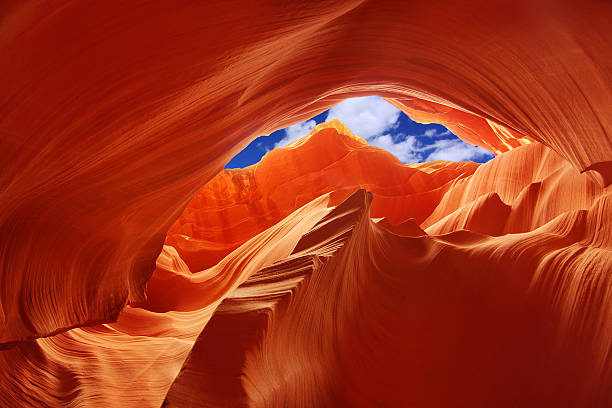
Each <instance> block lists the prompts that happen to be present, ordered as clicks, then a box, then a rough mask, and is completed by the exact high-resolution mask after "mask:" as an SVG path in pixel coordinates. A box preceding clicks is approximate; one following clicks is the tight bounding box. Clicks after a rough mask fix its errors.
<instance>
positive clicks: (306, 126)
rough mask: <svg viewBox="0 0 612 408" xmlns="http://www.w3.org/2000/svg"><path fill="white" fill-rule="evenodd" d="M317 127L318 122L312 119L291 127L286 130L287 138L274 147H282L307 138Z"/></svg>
mask: <svg viewBox="0 0 612 408" xmlns="http://www.w3.org/2000/svg"><path fill="white" fill-rule="evenodd" d="M316 125H317V122H315V121H314V120H312V119H310V120H307V121H305V122H300V123H296V124H295V125H293V126H289V127H288V128H285V135H286V136H285V137H284V138H282V139H281V140H279V141H278V142H276V144H274V147H275V148H276V147H282V146H285V145H288V144H289V143H291V142H295V141H296V140H298V139H301V138H302V137H304V136H306V135H307V134H308V133H310V131H311V130H312V129H314V127H315V126H316Z"/></svg>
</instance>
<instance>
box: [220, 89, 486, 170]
mask: <svg viewBox="0 0 612 408" xmlns="http://www.w3.org/2000/svg"><path fill="white" fill-rule="evenodd" d="M332 119H339V120H340V121H341V122H342V123H344V124H345V125H346V126H348V128H349V129H351V131H352V132H353V133H354V134H356V135H357V136H361V137H362V138H364V139H366V140H367V141H368V143H369V144H371V145H373V146H378V147H380V148H383V149H385V150H388V151H389V152H391V153H392V154H393V155H395V157H397V158H398V159H400V160H401V161H402V162H404V163H421V162H425V161H431V160H450V161H463V160H472V161H475V162H478V163H484V162H486V161H489V160H491V159H492V158H493V154H491V153H490V152H488V151H487V150H485V149H483V148H481V147H477V146H472V145H470V144H468V143H465V142H463V141H462V140H460V139H459V138H457V137H456V136H455V135H454V134H453V133H451V132H450V131H449V130H448V129H446V128H445V127H444V126H442V125H437V124H429V125H423V124H420V123H416V122H414V121H413V120H411V119H410V118H409V117H408V116H407V115H406V114H405V113H403V112H402V111H400V110H399V109H397V108H396V107H394V106H393V105H391V104H390V103H388V102H386V101H385V100H384V99H382V98H381V97H379V96H366V97H361V98H351V99H346V100H344V101H342V102H341V103H339V104H338V105H336V106H333V107H331V108H330V109H329V110H326V111H325V112H323V113H321V114H319V115H317V116H315V117H314V118H312V119H309V120H306V121H304V122H301V123H297V124H295V125H293V126H289V127H287V128H285V129H280V130H277V131H276V132H274V133H272V134H270V135H269V136H261V137H258V138H257V139H255V140H254V141H253V142H251V143H250V144H249V145H248V146H247V147H246V148H245V149H244V150H243V151H242V152H240V153H239V154H237V155H236V156H235V157H234V158H233V159H232V160H231V161H230V162H229V163H228V164H227V165H226V166H225V168H230V169H233V168H242V167H246V166H250V165H251V164H255V163H257V162H258V161H259V160H260V159H261V158H262V157H263V155H264V154H266V153H267V152H268V151H270V150H272V149H274V148H275V147H279V146H284V145H286V144H288V143H291V142H293V141H295V140H297V139H299V138H301V137H303V136H306V135H307V134H308V133H309V132H310V131H311V130H312V129H313V128H314V127H315V126H316V125H318V124H319V123H323V122H327V121H329V120H332Z"/></svg>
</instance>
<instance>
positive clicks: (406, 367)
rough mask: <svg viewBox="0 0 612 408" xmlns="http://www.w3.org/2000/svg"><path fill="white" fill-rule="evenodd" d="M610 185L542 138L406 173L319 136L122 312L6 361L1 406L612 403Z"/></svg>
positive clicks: (224, 181)
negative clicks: (482, 157)
mask: <svg viewBox="0 0 612 408" xmlns="http://www.w3.org/2000/svg"><path fill="white" fill-rule="evenodd" d="M261 174H263V175H264V176H261ZM298 175H300V176H301V177H298ZM364 188H367V189H368V190H371V191H372V192H366V190H365V189H364ZM611 188H612V187H606V188H604V187H601V186H600V185H599V184H598V183H597V182H596V181H594V180H593V179H592V178H590V177H589V176H588V175H586V174H580V173H579V172H578V171H576V170H575V169H574V168H573V167H572V166H571V165H570V164H569V163H568V162H567V161H566V160H564V159H562V158H561V157H560V156H559V155H557V154H556V153H554V152H552V151H551V150H550V149H548V148H546V147H544V146H542V145H541V144H539V143H533V144H528V145H526V146H522V147H519V148H516V149H513V150H511V151H509V152H506V153H503V154H501V155H499V156H497V157H496V158H495V159H493V160H491V161H490V162H488V163H485V164H482V165H480V164H477V163H453V162H431V163H423V164H411V165H403V164H401V163H400V162H399V161H398V160H397V159H396V158H395V157H393V156H392V155H390V154H389V153H388V152H386V151H383V150H381V149H378V148H376V147H372V146H369V145H368V144H367V143H366V142H365V141H364V140H363V139H360V138H358V137H357V136H355V135H353V134H351V133H350V131H349V130H348V129H347V128H346V127H345V126H344V125H342V124H341V123H340V122H338V121H332V122H329V123H325V124H322V125H319V126H317V127H316V128H315V129H314V130H313V131H312V132H311V134H310V135H308V136H306V137H305V138H303V139H300V140H298V141H297V142H294V143H293V144H290V145H288V146H286V147H285V148H282V149H278V150H275V151H272V152H270V153H269V154H267V155H266V156H265V157H264V159H263V160H262V161H261V162H260V163H258V164H257V165H255V166H252V167H250V168H246V169H243V170H231V171H228V170H224V171H222V172H220V173H219V174H217V176H215V177H214V178H213V179H212V180H211V181H210V182H209V183H208V184H207V185H206V186H205V187H204V188H203V189H202V190H201V192H199V193H198V194H197V195H196V196H195V198H194V200H193V201H192V202H191V203H190V204H189V205H188V206H187V208H186V209H185V211H184V213H183V214H182V215H181V217H180V218H179V219H178V220H177V221H176V223H175V224H174V225H173V226H172V228H171V229H170V232H169V234H168V237H167V244H168V245H166V246H164V250H163V251H162V253H161V255H160V256H159V258H158V260H157V269H156V270H155V272H154V273H153V276H152V277H151V279H150V280H149V281H148V284H147V299H146V300H145V301H142V302H134V303H132V304H131V305H128V306H126V307H124V308H123V309H122V311H121V312H120V314H119V316H118V320H117V321H116V322H113V323H107V324H99V325H92V326H90V327H82V328H74V329H72V330H68V331H66V332H64V333H60V334H56V335H53V336H50V337H47V338H41V339H36V340H28V341H23V342H19V343H17V344H16V345H14V346H13V347H11V348H10V349H8V350H5V351H3V352H1V353H0V368H1V370H0V385H1V387H2V391H3V392H2V393H1V394H0V405H3V406H4V405H5V406H118V407H120V406H126V405H128V406H143V407H159V406H161V405H162V404H165V406H176V407H184V406H193V407H197V406H202V407H219V406H254V407H257V406H262V407H263V406H265V407H268V406H279V407H280V406H304V407H311V406H367V407H377V406H410V405H416V406H483V407H484V406H491V405H494V406H508V407H510V406H516V405H520V406H542V405H554V406H564V405H569V406H594V407H599V406H606V405H607V404H609V403H610V402H612V399H611V395H610V393H609V390H610V389H611V387H612V371H611V367H610V364H609V361H610V360H609V359H610V348H611V345H612V274H611V273H610V271H611V270H612V256H611V251H612V236H611V234H610V231H611V229H610V228H611V226H610V220H611V219H612V190H611ZM284 192H286V193H285V194H283V193H284ZM302 202H304V203H303V204H302ZM205 234H214V235H208V236H207V235H205ZM228 237H231V238H232V239H231V240H230V239H229V238H228ZM224 238H226V239H227V241H224V240H223V239H224ZM215 240H216V241H215ZM210 242H212V243H215V242H218V243H219V246H218V247H216V248H215V250H216V251H211V244H210ZM228 242H229V243H230V244H228ZM236 242H237V244H235V243H236ZM186 244H189V245H190V246H188V247H186V246H185V245H186ZM173 245H176V247H175V246H173ZM232 245H237V247H236V248H232ZM185 248H187V249H185ZM217 257H219V258H220V259H218V260H216V258H217ZM199 263H208V264H210V265H207V266H205V267H203V268H202V269H197V268H195V269H194V268H190V265H198V264H199Z"/></svg>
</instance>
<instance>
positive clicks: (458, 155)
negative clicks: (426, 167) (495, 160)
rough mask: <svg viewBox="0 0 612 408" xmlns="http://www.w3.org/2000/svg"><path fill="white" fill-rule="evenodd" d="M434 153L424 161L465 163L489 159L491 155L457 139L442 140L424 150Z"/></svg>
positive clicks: (480, 148)
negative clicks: (430, 150) (431, 150)
mask: <svg viewBox="0 0 612 408" xmlns="http://www.w3.org/2000/svg"><path fill="white" fill-rule="evenodd" d="M431 148H433V149H434V151H433V152H431V153H430V154H429V156H427V159H426V161H433V160H448V161H466V160H475V159H483V158H486V157H491V156H492V154H491V153H490V152H489V151H487V150H485V149H483V148H482V147H478V146H472V145H470V144H467V143H465V142H463V141H461V140H459V139H443V140H438V141H436V142H435V143H433V144H431V145H428V146H426V147H425V149H427V150H429V149H431Z"/></svg>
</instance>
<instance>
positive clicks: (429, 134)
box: [423, 128, 451, 137]
mask: <svg viewBox="0 0 612 408" xmlns="http://www.w3.org/2000/svg"><path fill="white" fill-rule="evenodd" d="M450 134H451V132H450V130H448V129H446V130H445V131H444V132H440V131H438V129H435V128H432V129H427V130H426V131H425V133H423V136H425V137H440V136H448V135H450Z"/></svg>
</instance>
